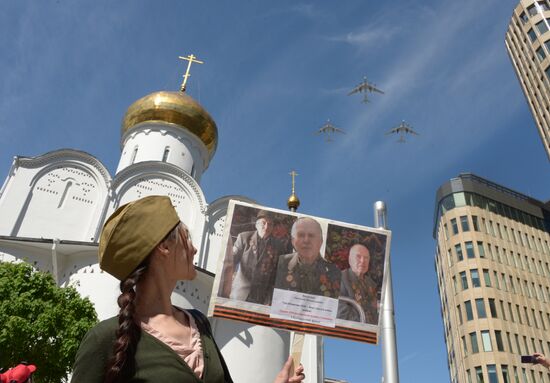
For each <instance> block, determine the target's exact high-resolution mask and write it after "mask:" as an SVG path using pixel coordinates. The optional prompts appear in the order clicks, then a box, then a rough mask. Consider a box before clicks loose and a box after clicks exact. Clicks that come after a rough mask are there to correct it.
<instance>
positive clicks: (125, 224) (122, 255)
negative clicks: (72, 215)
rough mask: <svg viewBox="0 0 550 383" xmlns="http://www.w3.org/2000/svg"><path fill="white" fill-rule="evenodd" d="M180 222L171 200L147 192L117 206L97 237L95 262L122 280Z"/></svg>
mask: <svg viewBox="0 0 550 383" xmlns="http://www.w3.org/2000/svg"><path fill="white" fill-rule="evenodd" d="M179 222H180V219H179V217H178V213H176V210H175V209H174V207H173V206H172V201H171V200H170V198H169V197H165V196H149V197H145V198H142V199H139V200H137V201H132V202H130V203H127V204H126V205H123V206H121V207H119V208H118V209H117V210H116V211H115V212H114V213H113V214H112V215H111V216H110V217H109V219H108V220H107V221H106V222H105V225H103V230H102V231H101V236H100V237H99V266H100V267H101V269H102V270H104V271H106V272H108V273H109V274H111V275H113V276H114V277H116V278H118V279H119V280H124V279H126V277H128V275H130V273H132V271H134V270H135V269H136V267H138V266H139V264H140V263H141V262H143V260H144V259H145V258H147V256H148V255H149V254H150V253H151V251H153V249H154V248H155V247H156V246H157V245H158V244H159V243H160V241H162V239H163V238H164V237H166V235H167V234H168V233H169V232H170V231H171V230H172V229H173V228H174V227H175V226H176V225H177V224H178V223H179Z"/></svg>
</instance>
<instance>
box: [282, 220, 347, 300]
mask: <svg viewBox="0 0 550 383" xmlns="http://www.w3.org/2000/svg"><path fill="white" fill-rule="evenodd" d="M291 237H292V238H291V239H292V246H293V247H294V250H295V252H294V253H291V254H286V255H283V256H281V257H280V258H279V264H278V266H277V279H276V281H275V287H276V288H278V289H284V290H292V291H298V292H301V293H306V294H314V295H322V296H325V297H330V298H338V295H339V294H340V277H341V273H340V270H339V269H338V268H337V267H336V266H335V265H333V264H332V263H330V262H327V261H325V260H324V259H323V258H322V257H321V254H320V250H321V246H322V244H323V231H322V230H321V225H319V222H317V221H316V220H314V219H313V218H309V217H302V218H298V219H297V220H296V221H295V222H294V225H292V231H291Z"/></svg>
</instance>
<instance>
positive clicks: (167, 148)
mask: <svg viewBox="0 0 550 383" xmlns="http://www.w3.org/2000/svg"><path fill="white" fill-rule="evenodd" d="M168 154H170V147H169V146H167V147H166V148H164V154H163V155H162V162H166V161H167V160H168Z"/></svg>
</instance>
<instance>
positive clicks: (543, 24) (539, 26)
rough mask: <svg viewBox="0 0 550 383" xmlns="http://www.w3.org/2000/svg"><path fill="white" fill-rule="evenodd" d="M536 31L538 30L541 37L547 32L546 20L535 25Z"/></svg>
mask: <svg viewBox="0 0 550 383" xmlns="http://www.w3.org/2000/svg"><path fill="white" fill-rule="evenodd" d="M535 25H536V27H537V29H538V30H539V33H540V34H541V35H542V34H544V33H546V32H547V31H548V26H547V25H546V20H542V21H539V22H538V23H537V24H535Z"/></svg>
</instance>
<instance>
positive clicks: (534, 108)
mask: <svg viewBox="0 0 550 383" xmlns="http://www.w3.org/2000/svg"><path fill="white" fill-rule="evenodd" d="M506 49H507V50H508V54H509V56H510V59H511V60H512V64H513V65H514V69H515V71H516V74H517V76H518V79H519V82H520V84H521V88H522V89H523V93H524V94H525V97H526V98H527V102H528V103H529V108H531V113H533V117H534V119H535V122H536V124H537V127H538V129H539V134H540V137H541V139H542V143H543V144H544V148H545V150H546V154H547V155H548V157H549V158H550V4H549V1H547V0H542V1H533V0H521V1H520V2H519V4H518V6H517V7H516V8H515V9H514V13H513V14H512V19H511V20H510V25H509V27H508V31H507V32H506Z"/></svg>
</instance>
